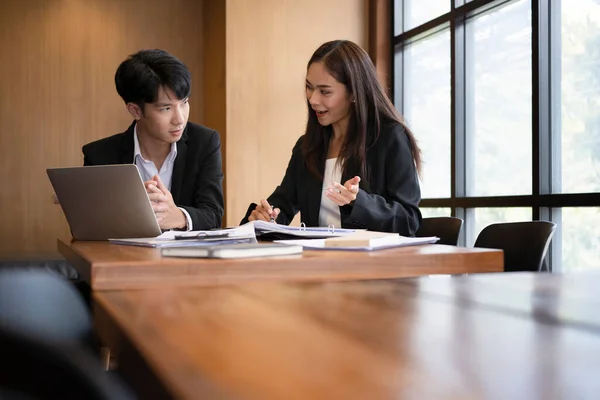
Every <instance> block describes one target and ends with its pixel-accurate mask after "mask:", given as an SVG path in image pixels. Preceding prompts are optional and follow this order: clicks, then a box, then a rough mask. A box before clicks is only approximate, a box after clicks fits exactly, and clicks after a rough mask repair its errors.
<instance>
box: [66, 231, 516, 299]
mask: <svg viewBox="0 0 600 400" xmlns="http://www.w3.org/2000/svg"><path fill="white" fill-rule="evenodd" d="M58 250H59V252H60V253H61V254H62V255H63V257H65V258H66V259H67V260H68V261H69V262H70V263H71V264H72V265H73V266H74V267H75V268H76V269H77V271H78V272H79V274H80V277H81V279H83V280H85V281H87V282H90V284H91V287H92V289H94V290H115V289H118V290H123V289H137V288H158V287H163V286H165V285H178V286H215V285H227V284H237V283H243V282H253V281H254V282H256V281H334V280H358V279H385V278H401V277H414V276H421V275H429V274H464V273H474V272H497V271H502V270H503V269H504V267H503V263H504V257H503V254H502V251H501V250H492V249H474V248H465V247H456V246H444V245H423V246H411V247H400V248H395V249H388V250H379V251H372V252H355V251H334V250H320V251H319V250H305V251H304V252H303V254H302V255H295V256H286V257H265V258H245V259H235V260H218V259H199V258H172V257H162V256H161V254H160V250H158V249H153V248H146V247H136V246H124V245H116V244H110V243H108V242H77V241H74V242H69V241H63V240H58Z"/></svg>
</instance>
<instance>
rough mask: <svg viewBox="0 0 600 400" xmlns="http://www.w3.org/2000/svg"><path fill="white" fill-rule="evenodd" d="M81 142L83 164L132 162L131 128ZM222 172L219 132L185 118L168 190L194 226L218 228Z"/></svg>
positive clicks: (220, 215) (197, 227) (220, 212)
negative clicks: (187, 120)
mask: <svg viewBox="0 0 600 400" xmlns="http://www.w3.org/2000/svg"><path fill="white" fill-rule="evenodd" d="M134 126H135V122H134V123H133V124H131V126H130V127H129V128H128V129H127V130H126V131H125V132H123V133H119V134H116V135H114V136H110V137H107V138H104V139H100V140H97V141H95V142H92V143H88V144H86V145H85V146H83V156H84V159H83V160H84V161H83V164H84V165H109V164H132V163H133V162H134V161H133V153H134V139H133V128H134ZM222 185H223V172H222V165H221V141H220V139H219V134H218V133H217V132H216V131H214V130H212V129H209V128H207V127H204V126H201V125H197V124H194V123H191V122H188V123H187V125H186V127H185V129H184V131H183V134H182V136H181V139H179V141H178V142H177V158H176V159H175V165H174V166H173V177H172V178H171V194H172V195H173V200H174V201H175V204H176V205H177V206H178V207H181V208H184V209H185V210H186V211H187V212H188V213H189V214H190V217H191V218H192V225H193V226H192V228H193V229H194V230H204V229H212V228H218V227H220V226H221V221H222V218H223V186H222Z"/></svg>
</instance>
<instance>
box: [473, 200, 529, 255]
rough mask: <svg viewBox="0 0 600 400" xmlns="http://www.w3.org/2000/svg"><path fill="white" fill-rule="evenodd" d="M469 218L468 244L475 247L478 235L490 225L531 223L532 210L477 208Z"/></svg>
mask: <svg viewBox="0 0 600 400" xmlns="http://www.w3.org/2000/svg"><path fill="white" fill-rule="evenodd" d="M469 216H470V217H471V218H467V232H468V233H467V242H468V243H469V245H470V246H473V244H474V243H475V239H477V235H479V233H480V232H481V231H482V230H483V228H485V227H486V226H488V225H490V224H497V223H500V222H520V221H531V219H532V216H531V208H528V207H514V208H475V209H472V210H469Z"/></svg>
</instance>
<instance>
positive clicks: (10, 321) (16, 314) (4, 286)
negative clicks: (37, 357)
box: [0, 267, 99, 351]
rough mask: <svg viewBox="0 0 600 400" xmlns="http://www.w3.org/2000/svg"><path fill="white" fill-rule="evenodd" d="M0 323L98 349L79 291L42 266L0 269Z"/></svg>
mask: <svg viewBox="0 0 600 400" xmlns="http://www.w3.org/2000/svg"><path fill="white" fill-rule="evenodd" d="M0 323H2V324H3V325H4V326H7V327H10V328H11V329H13V330H14V331H16V332H22V333H24V334H28V335H33V336H37V337H39V338H41V339H44V340H52V341H55V342H61V343H78V344H84V345H87V346H89V348H90V349H91V350H92V351H98V350H99V343H98V340H97V338H96V335H95V333H94V330H93V323H92V318H91V313H90V310H89V308H88V307H87V306H86V304H85V302H84V301H83V299H82V298H81V295H80V294H79V292H78V291H77V290H76V289H75V288H74V287H73V285H72V284H71V283H70V282H69V281H67V280H65V279H64V278H63V277H62V276H59V275H58V274H56V273H52V272H49V271H47V270H45V269H41V268H39V269H29V268H25V269H23V268H17V267H15V268H10V267H5V268H2V269H0Z"/></svg>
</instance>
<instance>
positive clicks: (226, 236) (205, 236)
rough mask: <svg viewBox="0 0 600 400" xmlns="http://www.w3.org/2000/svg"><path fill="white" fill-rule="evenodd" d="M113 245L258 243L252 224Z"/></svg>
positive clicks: (117, 241) (163, 245) (134, 240)
mask: <svg viewBox="0 0 600 400" xmlns="http://www.w3.org/2000/svg"><path fill="white" fill-rule="evenodd" d="M108 241H109V242H110V243H113V244H125V245H130V246H144V247H188V246H214V245H218V244H234V243H256V235H255V233H254V227H253V226H252V224H244V225H242V226H239V227H237V228H228V229H215V230H210V231H189V232H180V231H167V232H164V233H163V234H162V235H159V236H156V237H153V238H135V239H108Z"/></svg>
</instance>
